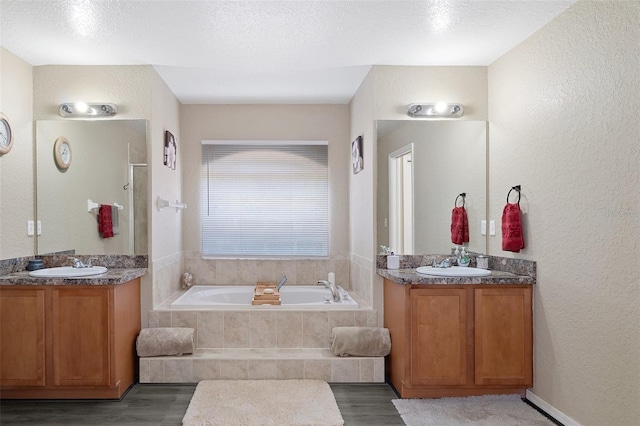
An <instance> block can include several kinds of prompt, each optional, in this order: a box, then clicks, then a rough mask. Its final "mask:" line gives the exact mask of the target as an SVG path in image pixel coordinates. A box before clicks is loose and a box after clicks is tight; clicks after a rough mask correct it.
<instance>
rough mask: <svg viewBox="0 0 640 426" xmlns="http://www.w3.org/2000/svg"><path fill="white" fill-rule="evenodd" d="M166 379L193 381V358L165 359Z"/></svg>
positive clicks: (171, 380)
mask: <svg viewBox="0 0 640 426" xmlns="http://www.w3.org/2000/svg"><path fill="white" fill-rule="evenodd" d="M164 381H165V382H167V383H192V382H193V361H192V360H191V359H187V358H183V359H165V360H164Z"/></svg>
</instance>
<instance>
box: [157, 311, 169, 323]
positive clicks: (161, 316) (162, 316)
mask: <svg viewBox="0 0 640 426" xmlns="http://www.w3.org/2000/svg"><path fill="white" fill-rule="evenodd" d="M158 327H171V311H158Z"/></svg>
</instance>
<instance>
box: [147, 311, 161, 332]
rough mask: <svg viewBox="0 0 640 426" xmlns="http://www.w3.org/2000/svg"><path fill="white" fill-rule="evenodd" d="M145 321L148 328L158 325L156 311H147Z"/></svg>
mask: <svg viewBox="0 0 640 426" xmlns="http://www.w3.org/2000/svg"><path fill="white" fill-rule="evenodd" d="M147 321H148V326H149V328H156V327H159V325H158V324H159V322H158V311H148V312H147Z"/></svg>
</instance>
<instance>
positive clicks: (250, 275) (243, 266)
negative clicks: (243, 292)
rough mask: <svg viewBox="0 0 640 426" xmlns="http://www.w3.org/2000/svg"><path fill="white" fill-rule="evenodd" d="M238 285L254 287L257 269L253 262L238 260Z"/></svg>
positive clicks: (256, 279)
mask: <svg viewBox="0 0 640 426" xmlns="http://www.w3.org/2000/svg"><path fill="white" fill-rule="evenodd" d="M237 265H238V282H237V284H238V285H255V283H256V281H258V272H257V271H258V268H257V265H256V261H255V260H238V261H237Z"/></svg>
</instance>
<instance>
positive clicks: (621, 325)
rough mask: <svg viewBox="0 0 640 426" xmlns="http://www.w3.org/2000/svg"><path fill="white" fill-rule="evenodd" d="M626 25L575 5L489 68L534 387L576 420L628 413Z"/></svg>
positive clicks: (631, 169) (630, 225)
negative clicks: (533, 273)
mask: <svg viewBox="0 0 640 426" xmlns="http://www.w3.org/2000/svg"><path fill="white" fill-rule="evenodd" d="M638 22H640V3H638V2H637V1H636V2H630V1H629V2H627V1H621V2H617V1H606V2H600V1H594V2H591V1H579V2H577V3H576V4H575V5H573V6H572V7H571V8H570V9H568V10H567V11H566V12H564V13H563V14H561V15H560V16H559V17H557V18H556V19H554V20H553V21H551V23H549V24H548V25H546V26H545V27H543V28H542V29H541V30H540V31H538V32H537V33H536V34H534V35H533V36H532V37H531V38H529V39H528V40H526V41H525V42H524V43H522V44H520V45H519V46H517V47H516V48H514V49H513V50H512V51H510V52H508V53H507V54H506V55H504V56H503V57H502V58H500V59H499V60H497V61H496V62H495V63H494V64H492V65H491V66H490V67H489V119H490V134H491V136H490V194H491V204H490V211H491V216H492V217H493V218H494V219H496V220H497V221H498V223H499V221H500V215H501V211H502V207H503V206H504V203H505V197H506V195H507V191H508V190H509V188H510V187H511V186H513V185H516V184H521V185H522V191H523V192H522V194H523V199H522V202H521V207H522V209H523V217H524V222H525V228H526V230H525V244H526V248H525V249H524V250H523V251H522V252H520V253H519V254H513V257H519V258H526V259H531V260H535V261H537V262H538V284H537V285H536V287H535V380H534V384H535V388H534V393H535V394H536V395H538V396H539V397H540V398H542V399H543V400H545V401H547V402H548V403H550V404H551V405H552V406H554V407H555V408H557V409H559V410H560V411H562V412H563V413H565V414H566V415H568V416H569V417H571V418H573V419H575V420H576V421H577V422H579V423H580V424H583V425H594V426H595V425H598V426H600V425H621V426H622V425H628V426H631V425H637V424H638V419H640V404H638V401H640V361H639V359H640V310H639V307H640V288H639V287H638V283H639V282H640V276H639V272H638V271H639V269H638V266H640V265H639V261H638V237H639V235H638V228H639V226H638V224H639V220H638V219H639V217H640V204H639V193H638V188H639V183H640V182H639V181H638V166H639V160H638V157H639V154H638V150H639V147H640V141H639V135H640V125H639V124H638V123H639V120H638V117H639V116H640V106H639V102H638V93H640V82H639V80H638V70H639V69H640V59H639V46H640V30H639V26H638ZM490 253H491V254H493V255H507V256H509V255H511V254H509V253H505V252H502V251H501V246H500V234H499V229H498V236H496V237H494V238H491V239H490Z"/></svg>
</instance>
